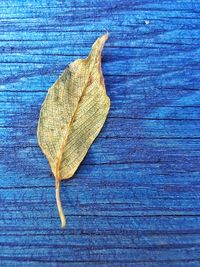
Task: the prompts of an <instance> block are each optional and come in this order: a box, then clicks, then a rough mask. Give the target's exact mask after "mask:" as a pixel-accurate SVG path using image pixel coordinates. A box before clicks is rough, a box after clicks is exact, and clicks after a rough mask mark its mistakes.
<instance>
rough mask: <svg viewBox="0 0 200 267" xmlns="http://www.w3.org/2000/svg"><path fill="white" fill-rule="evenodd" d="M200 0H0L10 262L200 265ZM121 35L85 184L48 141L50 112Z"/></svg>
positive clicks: (3, 219)
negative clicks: (49, 103) (69, 72)
mask: <svg viewBox="0 0 200 267" xmlns="http://www.w3.org/2000/svg"><path fill="white" fill-rule="evenodd" d="M199 10H200V2H199V1H192V0H183V1H171V0H167V1H152V0H133V1H128V0H115V1H114V0H105V1H100V0H89V1H86V0H79V1H77V0H73V1H72V0H68V1H67V0H51V1H50V0H40V1H39V0H31V1H30V0H23V1H20V0H12V1H11V0H1V1H0V22H1V23H0V139H1V143H0V159H1V160H0V203H1V205H0V211H1V212H0V266H21V267H23V266H72V267H73V266H81V267H82V266H89V267H90V266H92V267H94V266H95V267H96V266H106V267H113V266H120V267H121V266H122V267H123V266H134V267H135V266H136V267H137V266H138V267H155V266H158V267H160V266H161V267H165V266H166V267H173V266H174V267H175V266H177V267H180V266H183V267H184V266H187V267H188V266H195V267H196V266H199V265H200V256H199V255H200V180H199V179H200V123H199V121H200V117H199V115H200V88H199V84H200V75H199V71H200V48H199V44H200V19H199ZM105 31H109V33H110V38H109V40H108V42H107V43H106V46H105V49H104V51H103V72H104V76H105V83H106V87H107V91H108V94H109V96H110V98H111V111H110V114H109V117H108V120H107V122H106V124H105V126H104V128H103V130H102V132H101V133H100V135H99V137H98V138H97V140H96V141H95V143H94V144H93V145H92V147H91V149H90V151H89V153H88V155H87V156H86V158H85V160H84V162H83V164H82V165H81V166H80V168H79V170H78V171H77V172H76V174H75V176H74V178H73V179H70V180H69V181H66V182H63V183H62V188H61V197H62V200H63V208H64V211H65V214H66V216H67V221H68V226H67V228H66V229H65V230H61V229H60V222H59V219H58V215H57V209H56V204H55V195H54V179H53V177H52V175H51V173H50V169H49V166H48V163H47V161H46V159H45V158H44V156H43V155H42V152H41V151H40V149H39V147H38V145H37V138H36V129H37V120H38V115H39V110H40V107H41V104H42V102H43V100H44V97H45V95H46V92H47V90H48V88H49V87H50V86H51V85H52V83H53V82H54V81H55V79H56V78H57V77H58V75H59V74H60V73H61V72H62V71H63V69H64V68H65V67H66V66H67V64H69V63H70V62H71V61H73V60H75V59H77V58H80V57H85V56H86V55H87V54H88V52H89V50H90V47H91V44H92V43H93V42H94V40H95V39H96V38H97V37H98V36H99V35H101V34H102V33H105Z"/></svg>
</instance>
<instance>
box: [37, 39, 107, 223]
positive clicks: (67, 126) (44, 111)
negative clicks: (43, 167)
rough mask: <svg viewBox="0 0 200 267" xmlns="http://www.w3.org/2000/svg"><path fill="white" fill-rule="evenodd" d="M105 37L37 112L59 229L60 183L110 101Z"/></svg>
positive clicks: (70, 69)
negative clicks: (52, 178)
mask: <svg viewBox="0 0 200 267" xmlns="http://www.w3.org/2000/svg"><path fill="white" fill-rule="evenodd" d="M107 39H108V34H105V35H103V36H101V37H100V38H98V39H97V40H96V42H95V43H94V44H93V46H92V50H91V52H90V54H89V56H88V57H87V58H86V59H78V60H76V61H74V62H73V63H71V64H70V65H69V66H68V67H67V68H66V69H65V70H64V72H63V73H62V75H61V76H60V77H59V78H58V80H57V81H56V82H55V83H54V85H53V86H52V87H51V88H50V89H49V91H48V94H47V96H46V99H45V101H44V103H43V105H42V108H41V111H40V118H39V122H38V143H39V146H40V147H41V149H42V151H43V153H44V154H45V156H46V157H47V159H48V161H49V164H50V167H51V170H52V172H53V174H54V176H55V181H56V182H55V187H56V201H57V206H58V212H59V216H60V219H61V225H62V227H64V226H65V224H66V221H65V216H64V214H63V211H62V206H61V201H60V192H59V191H60V180H63V179H68V178H70V177H72V176H73V174H74V173H75V171H76V170H77V168H78V166H79V165H80V163H81V161H82V160H83V159H84V157H85V155H86V153H87V151H88V149H89V147H90V146H91V144H92V142H93V141H94V139H95V138H96V137H97V135H98V134H99V132H100V130H101V128H102V127H103V124H104V122H105V120H106V117H107V114H108V111H109V108H110V99H109V97H108V96H107V95H106V89H105V84H104V79H103V75H102V70H101V52H102V49H103V46H104V43H105V41H106V40H107Z"/></svg>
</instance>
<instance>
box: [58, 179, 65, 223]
mask: <svg viewBox="0 0 200 267" xmlns="http://www.w3.org/2000/svg"><path fill="white" fill-rule="evenodd" d="M56 203H57V207H58V214H59V217H60V221H61V227H62V228H64V227H65V225H66V219H65V215H64V213H63V209H62V204H61V200H60V179H57V178H56Z"/></svg>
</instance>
